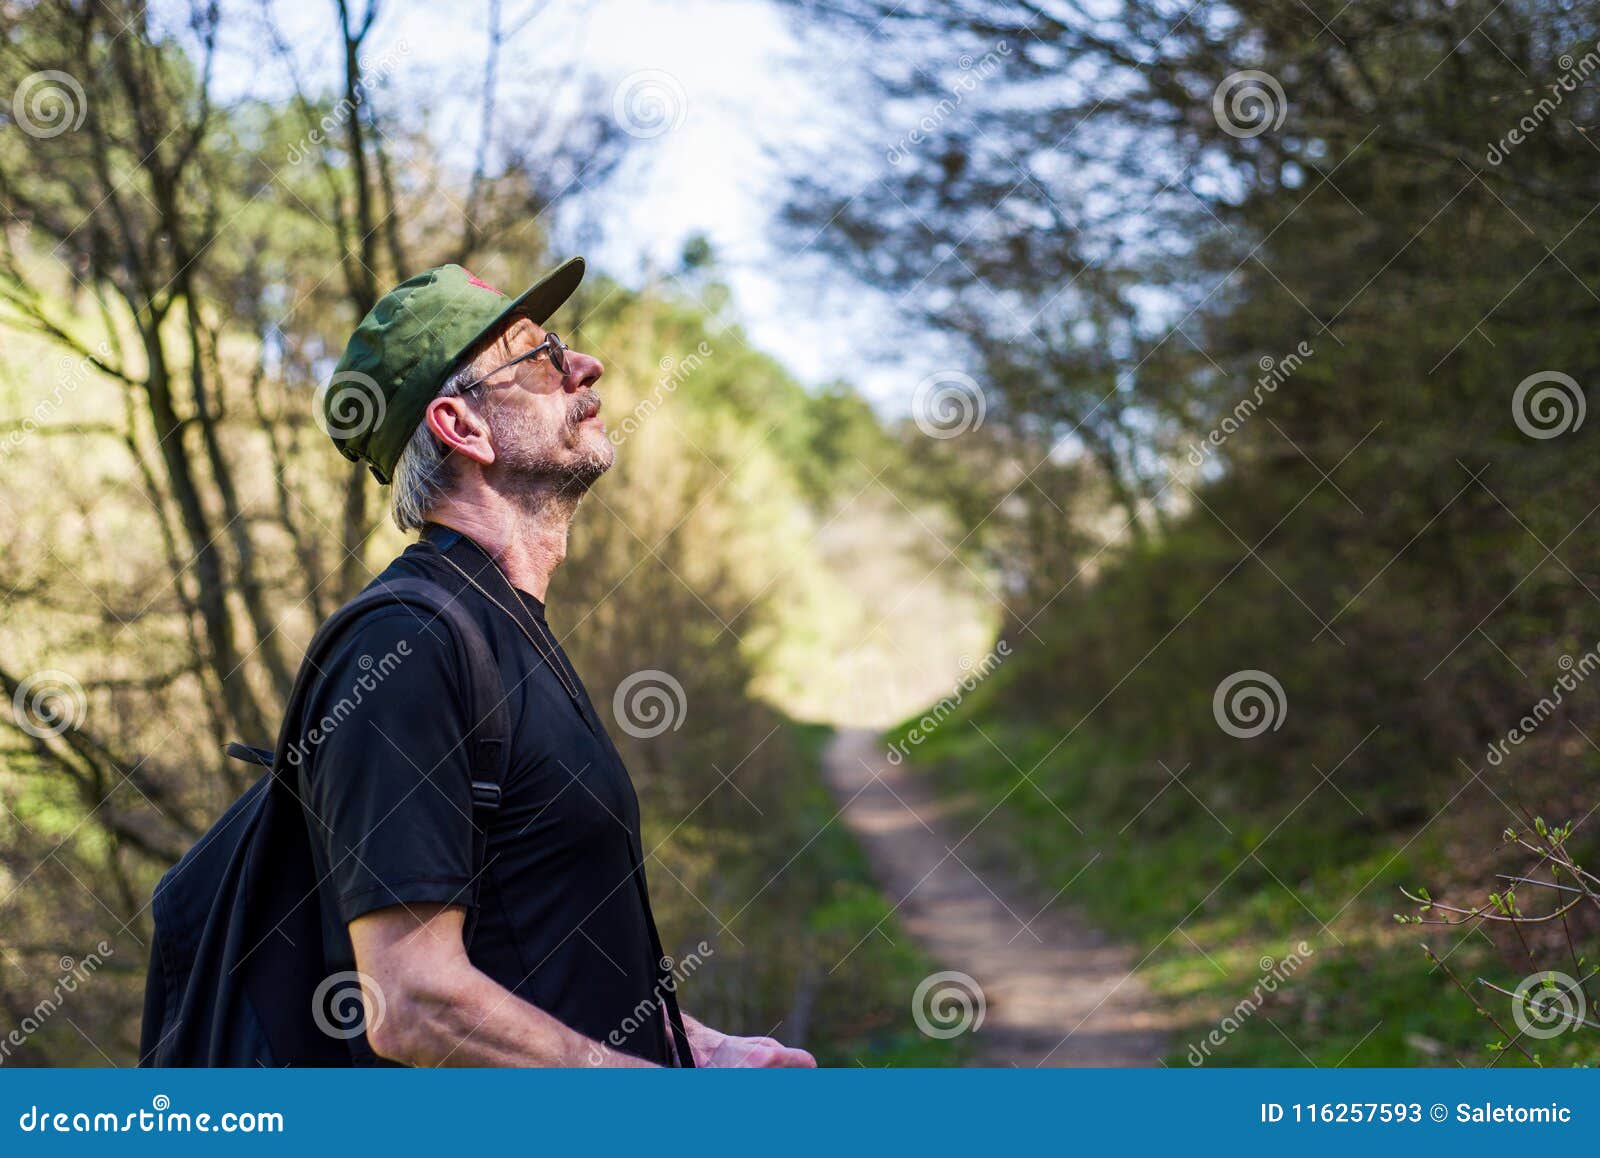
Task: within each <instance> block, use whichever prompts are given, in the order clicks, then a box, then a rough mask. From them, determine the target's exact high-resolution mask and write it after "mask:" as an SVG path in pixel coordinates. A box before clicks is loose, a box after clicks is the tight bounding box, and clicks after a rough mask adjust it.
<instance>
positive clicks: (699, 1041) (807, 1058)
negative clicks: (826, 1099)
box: [683, 1013, 817, 1070]
mask: <svg viewBox="0 0 1600 1158" xmlns="http://www.w3.org/2000/svg"><path fill="white" fill-rule="evenodd" d="M683 1028H684V1032H686V1033H687V1034H688V1035H689V1052H690V1053H692V1054H694V1064H695V1065H697V1066H699V1067H700V1068H701V1069H712V1070H714V1069H771V1068H792V1069H815V1068H816V1065H817V1059H816V1058H814V1057H812V1056H811V1055H810V1054H809V1053H807V1052H806V1051H805V1050H803V1049H794V1048H793V1047H791V1046H787V1045H784V1044H783V1043H782V1042H779V1041H775V1040H774V1039H772V1038H770V1037H732V1036H730V1035H728V1034H726V1033H723V1032H722V1031H721V1030H718V1029H712V1028H711V1027H710V1026H709V1025H707V1024H706V1023H705V1022H703V1021H696V1020H695V1019H694V1018H692V1017H690V1016H689V1015H688V1014H687V1013H685V1014H684V1015H683Z"/></svg>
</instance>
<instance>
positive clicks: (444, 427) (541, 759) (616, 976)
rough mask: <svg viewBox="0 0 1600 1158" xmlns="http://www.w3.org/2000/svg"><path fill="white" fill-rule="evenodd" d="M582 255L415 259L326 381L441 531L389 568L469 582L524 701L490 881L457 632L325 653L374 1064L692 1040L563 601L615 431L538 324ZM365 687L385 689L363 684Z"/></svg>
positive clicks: (326, 929) (338, 839) (607, 1053)
mask: <svg viewBox="0 0 1600 1158" xmlns="http://www.w3.org/2000/svg"><path fill="white" fill-rule="evenodd" d="M582 276H583V260H582V259H581V258H573V259H571V260H570V261H568V262H566V263H565V264H563V265H562V266H561V267H560V268H558V269H557V270H555V271H554V272H553V273H551V274H549V275H548V276H547V277H545V278H544V279H543V280H541V281H540V282H539V283H538V284H537V285H535V286H534V287H533V288H532V289H530V290H529V291H528V292H527V293H525V294H523V295H522V296H521V297H519V298H516V299H515V300H512V299H509V298H507V297H506V296H504V295H502V294H501V293H500V292H499V291H497V290H495V289H493V288H492V287H490V286H488V285H486V284H485V283H483V282H482V281H480V280H479V279H478V278H476V277H474V276H472V275H471V274H469V273H468V272H467V271H465V270H463V269H461V268H460V267H459V266H444V267H441V268H439V269H434V270H430V271H428V272H427V273H424V274H421V275H419V276H418V277H414V278H412V279H411V280H409V281H407V282H405V283H404V284H402V285H400V286H399V287H397V288H396V289H395V290H393V291H392V292H391V293H389V294H388V295H386V296H385V297H384V298H383V299H382V300H381V301H379V302H378V304H377V305H376V306H374V307H373V309H372V312H371V313H370V314H368V315H367V317H366V318H365V319H363V320H362V322H361V324H360V326H359V327H358V328H357V329H356V332H355V333H354V334H353V335H352V336H351V339H350V342H349V345H348V347H347V348H346V350H345V353H344V356H343V358H342V359H341V360H340V363H339V367H338V370H337V372H336V373H335V375H334V377H333V379H332V385H331V386H330V389H329V391H328V392H327V394H326V395H325V396H324V398H323V400H322V408H323V412H324V417H325V420H326V425H327V429H328V431H329V433H330V434H331V435H332V436H333V438H334V441H335V443H336V445H338V447H339V449H340V451H341V453H343V454H344V455H345V456H346V457H348V458H351V459H353V460H359V461H364V462H366V463H367V464H368V466H369V468H370V469H371V470H372V472H373V473H374V474H375V475H376V476H377V477H378V479H379V480H380V481H381V482H385V483H389V484H390V486H391V492H390V499H391V506H392V508H393V512H394V517H395V519H396V521H397V522H398V523H399V524H400V526H401V528H402V529H405V530H416V531H419V532H420V533H421V534H420V538H419V541H418V542H417V543H416V544H413V545H412V546H411V547H410V548H408V549H407V550H406V551H405V552H404V553H403V554H402V555H400V556H399V557H398V558H397V559H395V560H394V561H393V562H392V563H391V564H390V565H389V567H388V569H387V570H385V571H384V572H383V574H382V575H381V576H379V577H378V578H377V579H376V580H375V581H374V582H375V583H378V584H382V583H386V582H392V581H393V580H396V579H400V578H407V577H424V578H427V579H430V580H433V581H435V582H437V583H439V584H441V585H443V586H445V587H446V588H447V589H449V590H450V591H451V592H453V593H455V594H456V597H457V598H458V599H459V601H460V605H461V606H462V607H463V608H464V609H465V610H467V611H468V612H469V613H470V615H471V617H472V619H473V621H474V622H475V623H476V624H477V625H478V626H479V627H480V628H481V629H482V633H483V635H484V636H485V637H486V639H487V640H488V641H489V644H490V649H491V650H492V651H493V652H494V654H495V660H496V662H497V664H498V666H499V669H500V676H501V679H502V681H503V684H504V691H505V695H506V697H507V706H508V707H509V709H510V717H511V733H510V736H511V745H510V746H511V752H510V756H509V760H508V761H507V763H506V771H505V774H504V779H503V783H502V785H501V788H502V796H501V802H500V805H499V807H498V809H497V810H496V811H495V812H494V813H493V818H494V819H493V823H492V824H491V825H490V826H489V829H488V832H487V840H486V852H485V854H484V857H483V864H482V866H481V879H478V880H476V881H475V880H474V878H475V875H476V874H477V872H478V871H480V870H479V869H478V868H477V867H476V866H475V865H474V863H473V839H472V838H473V828H472V826H473V822H474V813H473V800H472V789H471V786H470V774H469V766H468V758H467V753H466V746H465V744H464V742H463V741H464V739H465V738H466V735H467V733H468V732H469V731H470V730H471V729H472V727H473V724H474V721H472V720H470V719H469V718H468V714H469V705H468V704H467V703H466V702H465V696H464V693H463V690H462V687H461V680H460V676H459V672H458V670H457V667H456V662H457V661H456V657H455V653H454V652H453V650H452V648H451V647H449V646H446V644H447V643H448V642H449V641H448V640H446V639H443V638H441V633H440V632H439V631H438V629H437V625H434V627H433V630H429V628H428V626H427V625H425V624H424V623H423V622H422V621H421V620H420V618H419V617H418V616H417V615H416V614H415V613H414V612H413V611H412V610H410V609H408V608H406V607H403V606H387V607H382V608H379V609H378V610H376V611H374V612H372V613H370V614H369V615H368V616H367V617H365V618H364V619H363V620H361V621H359V622H358V623H357V624H356V625H355V626H354V627H352V628H351V630H350V633H349V635H348V636H347V637H346V639H345V641H344V643H343V644H342V646H341V647H340V648H338V649H337V651H336V653H335V654H334V655H333V656H332V658H331V661H330V662H328V663H327V664H325V665H324V670H323V674H322V678H321V680H320V682H319V684H318V686H317V688H316V690H315V691H314V693H313V695H312V697H311V700H310V701H309V710H308V711H307V713H306V715H305V718H306V719H310V720H320V719H328V720H336V721H338V722H337V726H336V727H334V728H332V729H328V730H327V731H326V735H323V736H321V737H319V739H318V742H317V743H316V745H315V746H314V747H312V748H311V749H310V751H309V754H308V755H307V757H306V758H305V759H304V760H303V761H302V762H301V764H300V772H299V780H300V782H299V785H298V791H299V793H300V796H301V799H302V801H303V803H304V805H305V809H306V812H307V822H308V828H309V830H310V832H311V835H312V844H313V857H314V859H315V861H316V869H317V875H318V879H319V880H320V881H322V882H323V883H322V885H321V887H320V889H319V896H320V903H321V905H322V919H323V940H324V942H325V944H326V946H327V958H328V959H327V961H326V966H327V969H328V971H329V973H330V975H333V974H337V973H341V972H349V971H356V972H358V973H359V975H360V982H361V985H362V987H363V990H364V994H365V1005H366V1009H367V1021H366V1031H365V1033H363V1034H360V1035H358V1036H357V1037H356V1038H355V1039H354V1040H352V1042H351V1047H352V1050H353V1051H354V1054H355V1060H357V1061H358V1062H373V1061H376V1060H379V1059H385V1060H389V1061H395V1062H402V1063H406V1064H411V1065H617V1066H638V1065H673V1064H691V1062H690V1059H686V1058H683V1057H681V1056H679V1054H680V1052H681V1046H680V1045H679V1044H678V1039H677V1037H676V1035H675V1034H674V1032H673V1024H672V1023H673V1021H674V1019H675V1016H676V1014H677V1007H676V1003H675V1000H674V997H673V993H672V990H673V989H674V988H675V985H674V982H673V979H672V978H671V976H670V975H668V974H665V973H664V971H663V965H662V951H661V945H660V941H659V938H658V937H657V935H656V930H655V925H654V922H653V920H652V918H651V914H650V908H649V898H648V894H647V890H646V887H645V880H644V867H643V863H642V861H643V857H642V853H641V848H640V836H639V809H638V800H637V797H636V796H635V794H634V790H633V785H632V783H631V781H630V780H629V778H628V772H627V769H626V768H625V767H624V766H623V763H622V759H621V757H620V756H619V755H618V753H617V749H616V747H615V746H614V745H613V744H612V742H611V740H610V738H609V737H608V736H607V734H606V731H605V728H604V727H603V725H602V724H601V721H600V719H599V717H598V715H597V713H596V712H595V710H594V705H593V704H592V703H591V702H590V700H589V696H588V694H587V692H586V691H585V690H584V688H583V684H582V682H581V681H580V680H579V678H578V675H577V672H576V671H574V670H573V668H572V665H571V663H570V662H569V661H568V659H567V657H566V655H565V654H564V652H563V651H562V649H561V646H560V644H559V643H558V642H557V640H556V637H555V635H554V633H553V632H552V631H551V630H550V628H549V626H548V625H547V624H546V622H545V610H544V599H545V592H546V589H547V587H548V585H549V582H550V576H551V575H552V573H553V572H554V571H555V569H556V568H557V567H559V566H560V565H561V562H562V560H563V559H564V558H565V556H566V550H567V531H568V528H569V526H570V524H571V522H572V519H573V516H574V515H575V514H576V512H577V510H578V506H579V502H580V500H581V499H582V497H583V495H584V493H585V492H586V491H587V490H588V489H589V487H590V486H591V485H592V484H593V483H594V482H595V480H596V479H598V478H599V477H600V476H601V475H602V474H603V473H605V471H606V469H607V468H609V467H610V466H611V463H612V459H613V456H614V454H615V450H614V448H613V447H612V445H611V443H610V441H609V440H608V439H607V438H606V435H605V427H604V425H603V423H602V421H601V419H600V397H599V395H598V394H597V393H596V391H595V385H596V383H597V382H598V381H599V379H600V376H601V373H602V367H601V365H600V362H599V361H598V360H597V359H596V358H593V357H591V356H589V355H588V354H582V353H579V352H578V351H576V350H573V349H570V348H569V347H567V346H566V345H565V344H564V343H563V342H562V341H561V340H560V339H559V338H558V337H557V336H556V335H555V334H553V333H549V332H547V331H546V330H545V329H544V328H543V325H544V322H545V321H546V319H547V318H548V317H549V316H550V314H551V313H553V312H554V311H555V310H556V308H557V307H559V306H560V305H561V304H562V302H564V301H565V300H566V299H567V298H568V297H569V296H570V295H571V294H572V292H573V291H574V290H575V289H576V288H577V286H578V282H579V281H580V280H581V278H582ZM380 657H382V660H381V661H380ZM363 677H365V680H364V682H363ZM358 685H359V686H362V687H366V688H371V690H370V691H367V692H365V693H364V694H362V695H359V696H352V695H351V694H350V690H351V689H352V688H353V687H356V686H358ZM352 701H354V702H352ZM474 884H476V900H477V904H476V911H475V912H469V911H468V909H469V903H468V901H469V898H470V897H472V895H473V887H474ZM469 930H470V932H469ZM681 1025H682V1027H683V1030H684V1031H685V1032H684V1037H685V1038H686V1039H687V1046H688V1051H689V1052H690V1054H691V1055H692V1064H695V1065H700V1066H812V1065H815V1064H816V1063H815V1061H814V1060H813V1059H812V1058H811V1055H810V1054H808V1053H806V1052H805V1051H804V1050H798V1049H790V1048H787V1047H785V1046H783V1045H780V1044H779V1043H778V1042H776V1041H773V1040H772V1039H770V1038H764V1037H762V1038H741V1037H732V1036H729V1035H725V1034H722V1033H719V1032H718V1031H716V1030H713V1029H710V1028H708V1027H707V1026H705V1025H702V1024H700V1023H699V1022H697V1021H695V1020H694V1019H693V1018H690V1017H682V1019H681Z"/></svg>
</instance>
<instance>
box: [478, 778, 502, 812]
mask: <svg viewBox="0 0 1600 1158" xmlns="http://www.w3.org/2000/svg"><path fill="white" fill-rule="evenodd" d="M472 804H473V807H475V808H484V809H488V810H490V811H491V812H492V811H493V810H494V809H496V808H499V807H500V785H498V784H496V783H494V782H493V781H491V780H474V781H473V782H472Z"/></svg>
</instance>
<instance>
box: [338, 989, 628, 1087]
mask: <svg viewBox="0 0 1600 1158" xmlns="http://www.w3.org/2000/svg"><path fill="white" fill-rule="evenodd" d="M396 996H397V997H398V1000H391V1001H390V1002H389V1004H388V1008H387V1009H386V1011H385V1016H384V1017H383V1019H382V1020H381V1021H380V1022H379V1023H378V1024H377V1025H376V1026H375V1027H374V1028H373V1029H371V1030H369V1031H368V1039H369V1041H370V1042H371V1044H372V1048H373V1049H374V1050H376V1051H377V1052H378V1054H380V1055H381V1056H383V1057H386V1058H389V1059H391V1060H394V1061H400V1062H405V1063H406V1064H407V1065H414V1066H591V1067H594V1066H627V1067H635V1066H649V1065H650V1064H651V1063H649V1062H646V1061H643V1060H641V1059H639V1058H636V1057H633V1056H632V1055H630V1054H625V1053H622V1052H621V1051H619V1050H616V1049H613V1048H611V1047H610V1046H607V1045H605V1044H603V1043H601V1042H597V1041H594V1040H592V1039H590V1038H587V1037H585V1036H584V1035H583V1034H581V1033H578V1032H577V1031H576V1030H573V1029H570V1028H568V1027H567V1026H566V1025H563V1024H562V1023H561V1022H560V1021H558V1020H557V1019H556V1018H554V1017H551V1016H550V1015H549V1014H548V1013H546V1012H545V1011H544V1010H542V1009H540V1008H539V1007H538V1006H536V1005H533V1004H531V1003H529V1002H527V1001H524V1000H523V999H522V998H520V997H518V996H517V995H516V994H514V993H512V992H511V991H510V990H508V989H506V988H505V987H504V986H502V985H500V984H498V983H497V982H495V981H494V980H492V979H491V978H489V977H488V976H487V975H485V974H484V973H481V972H479V971H478V970H477V969H475V968H473V967H471V966H470V965H467V966H463V967H461V968H459V969H451V970H448V971H447V972H446V973H445V974H444V975H442V976H440V975H435V976H434V977H433V978H431V979H430V980H428V981H425V982H421V983H417V982H412V983H409V984H407V985H405V986H404V987H403V988H402V991H401V992H400V993H398V994H397V995H396Z"/></svg>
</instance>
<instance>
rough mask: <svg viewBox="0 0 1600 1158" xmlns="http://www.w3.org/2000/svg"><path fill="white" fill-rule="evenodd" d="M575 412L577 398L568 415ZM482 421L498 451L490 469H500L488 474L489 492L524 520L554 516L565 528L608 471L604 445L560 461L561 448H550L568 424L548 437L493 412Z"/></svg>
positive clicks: (608, 451) (610, 456)
mask: <svg viewBox="0 0 1600 1158" xmlns="http://www.w3.org/2000/svg"><path fill="white" fill-rule="evenodd" d="M581 406H582V399H581V397H580V399H578V400H575V402H574V405H573V409H572V411H571V413H572V414H576V413H578V412H579V411H580V410H581ZM486 417H487V418H488V420H489V431H490V434H491V436H492V437H493V438H494V441H495V445H496V447H498V448H500V450H499V460H498V462H497V463H496V465H497V466H499V467H500V468H501V469H500V470H497V471H495V472H494V477H493V480H492V482H491V485H492V486H493V487H494V489H495V490H497V491H498V492H500V493H501V494H502V495H504V496H505V497H506V498H508V499H510V500H511V501H512V502H513V503H514V504H516V505H517V506H518V507H520V508H522V509H523V510H524V511H526V512H527V513H528V514H529V515H533V516H537V517H539V518H548V517H550V516H552V515H556V516H560V517H562V518H564V519H565V520H566V521H567V522H571V520H572V518H573V516H574V515H576V514H577V512H578V506H579V504H580V503H582V501H583V496H584V495H586V494H588V493H589V488H590V487H592V486H593V485H594V484H595V481H596V480H597V479H598V478H599V477H600V476H601V475H603V474H605V472H606V471H607V470H609V469H610V468H611V463H612V459H613V457H614V455H615V452H614V451H612V450H611V447H610V445H609V444H607V445H606V446H605V447H604V448H593V449H591V448H588V447H585V448H584V449H583V451H582V453H581V454H580V455H579V456H578V457H577V458H573V457H571V456H570V454H569V455H567V456H565V457H564V456H563V455H562V453H561V451H562V450H565V449H566V448H565V447H564V446H563V447H560V448H559V449H558V448H556V447H554V445H553V444H555V443H556V442H557V440H558V437H560V436H565V435H566V434H567V433H568V431H570V430H572V429H574V428H575V426H576V424H575V423H572V422H571V421H570V418H569V421H568V424H567V426H566V428H565V429H563V430H561V431H560V432H558V433H552V432H550V431H547V430H545V429H543V428H542V427H539V426H537V425H535V424H534V423H531V422H527V421H526V420H524V419H522V418H521V417H520V416H513V415H511V414H507V413H506V412H505V411H502V410H499V409H498V408H496V409H492V410H490V411H489V413H488V414H487V415H486Z"/></svg>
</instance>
